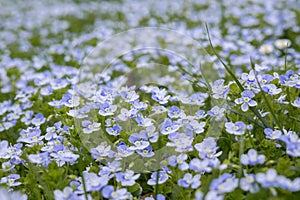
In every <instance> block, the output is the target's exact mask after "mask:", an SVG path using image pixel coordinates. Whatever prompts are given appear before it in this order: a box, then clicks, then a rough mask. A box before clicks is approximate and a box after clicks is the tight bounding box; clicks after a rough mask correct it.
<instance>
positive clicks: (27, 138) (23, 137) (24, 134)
mask: <svg viewBox="0 0 300 200" xmlns="http://www.w3.org/2000/svg"><path fill="white" fill-rule="evenodd" d="M43 138H44V136H41V130H40V129H39V128H37V127H36V128H32V127H28V128H27V129H26V130H22V131H21V132H20V137H19V138H18V140H17V142H25V143H28V144H36V143H38V142H40V141H41V140H42V139H43Z"/></svg>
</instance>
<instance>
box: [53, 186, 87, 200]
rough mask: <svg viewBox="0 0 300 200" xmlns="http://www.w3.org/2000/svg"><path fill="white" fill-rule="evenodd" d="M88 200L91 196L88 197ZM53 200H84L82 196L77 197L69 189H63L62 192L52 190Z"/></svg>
mask: <svg viewBox="0 0 300 200" xmlns="http://www.w3.org/2000/svg"><path fill="white" fill-rule="evenodd" d="M88 197H89V200H90V199H91V196H90V195H88ZM54 198H55V200H83V199H85V197H84V196H78V194H77V193H76V192H75V191H73V189H72V188H71V187H69V186H68V187H65V188H64V190H63V191H61V190H54Z"/></svg>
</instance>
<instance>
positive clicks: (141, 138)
mask: <svg viewBox="0 0 300 200" xmlns="http://www.w3.org/2000/svg"><path fill="white" fill-rule="evenodd" d="M147 139H148V138H147V135H145V134H132V135H130V137H129V139H128V141H129V142H130V143H132V144H133V145H134V146H131V147H129V149H131V150H137V149H139V150H141V149H144V148H146V147H147V146H149V145H150V143H149V142H148V141H146V140H147Z"/></svg>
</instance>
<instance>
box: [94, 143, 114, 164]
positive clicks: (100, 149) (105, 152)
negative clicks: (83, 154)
mask: <svg viewBox="0 0 300 200" xmlns="http://www.w3.org/2000/svg"><path fill="white" fill-rule="evenodd" d="M90 152H91V154H92V158H94V159H97V160H101V159H103V158H106V157H113V155H114V152H113V151H112V150H111V146H109V145H107V143H105V142H102V143H101V144H100V145H98V146H97V147H95V148H91V149H90Z"/></svg>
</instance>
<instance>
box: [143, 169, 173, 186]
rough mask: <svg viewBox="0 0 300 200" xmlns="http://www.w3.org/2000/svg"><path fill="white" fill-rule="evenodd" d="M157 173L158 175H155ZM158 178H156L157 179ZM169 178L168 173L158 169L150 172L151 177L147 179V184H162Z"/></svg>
mask: <svg viewBox="0 0 300 200" xmlns="http://www.w3.org/2000/svg"><path fill="white" fill-rule="evenodd" d="M157 173H158V177H157ZM157 178H158V180H157ZM168 179H169V176H168V174H167V173H166V172H165V171H162V170H161V171H158V172H153V173H152V174H151V178H150V179H149V180H148V181H147V183H148V185H156V182H157V184H159V185H160V184H163V183H165V182H166V181H167V180H168Z"/></svg>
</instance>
